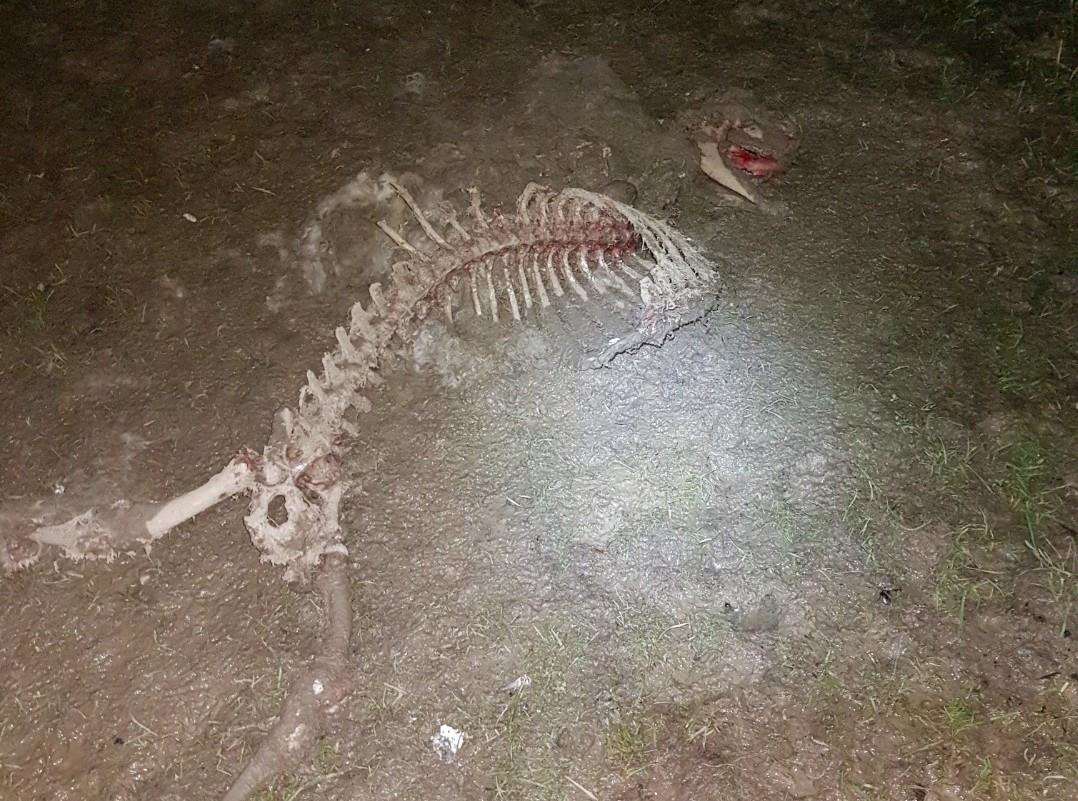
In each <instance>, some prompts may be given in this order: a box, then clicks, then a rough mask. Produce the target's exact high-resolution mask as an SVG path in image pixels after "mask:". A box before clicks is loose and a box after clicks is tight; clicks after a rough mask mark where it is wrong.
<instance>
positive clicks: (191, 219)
mask: <svg viewBox="0 0 1078 801" xmlns="http://www.w3.org/2000/svg"><path fill="white" fill-rule="evenodd" d="M183 218H184V219H185V220H187V222H189V223H197V222H198V217H196V216H195V215H194V214H192V213H191V212H189V211H185V212H184V213H183Z"/></svg>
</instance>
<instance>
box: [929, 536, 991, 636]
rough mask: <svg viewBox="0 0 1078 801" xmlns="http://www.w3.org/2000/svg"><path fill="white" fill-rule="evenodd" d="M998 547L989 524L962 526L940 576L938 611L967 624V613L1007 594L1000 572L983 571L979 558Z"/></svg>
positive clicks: (936, 589) (937, 590)
mask: <svg viewBox="0 0 1078 801" xmlns="http://www.w3.org/2000/svg"><path fill="white" fill-rule="evenodd" d="M997 546H998V543H997V541H996V539H995V537H994V536H993V534H992V531H991V529H990V528H989V527H988V524H987V522H982V523H980V524H977V525H964V526H961V527H960V528H959V529H958V530H957V531H956V532H955V533H954V535H953V538H952V541H951V547H950V549H949V550H948V552H947V556H946V557H945V558H944V560H943V563H942V564H941V565H940V568H939V571H938V573H937V575H936V588H935V593H934V595H935V602H936V609H937V610H938V611H941V612H945V613H946V614H949V615H952V616H954V617H956V618H957V619H958V621H959V622H965V619H966V613H967V612H968V611H970V610H971V609H973V608H975V607H977V606H978V605H980V604H981V603H983V602H986V601H989V600H991V599H992V598H995V597H1000V596H1004V595H1005V594H1006V592H1005V590H1004V589H1003V586H1002V584H1001V582H1000V579H1001V576H1000V574H999V573H998V572H995V571H989V570H986V569H984V568H983V567H981V565H980V562H981V561H982V560H981V559H979V558H978V557H979V556H982V555H983V556H988V555H990V554H991V552H992V551H993V550H994V549H995V548H996V547H997Z"/></svg>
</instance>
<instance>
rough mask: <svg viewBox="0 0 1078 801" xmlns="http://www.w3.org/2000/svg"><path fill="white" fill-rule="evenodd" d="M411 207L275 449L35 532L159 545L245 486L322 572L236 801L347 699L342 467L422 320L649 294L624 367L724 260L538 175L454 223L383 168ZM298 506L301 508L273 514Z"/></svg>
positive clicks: (289, 559)
mask: <svg viewBox="0 0 1078 801" xmlns="http://www.w3.org/2000/svg"><path fill="white" fill-rule="evenodd" d="M381 181H382V186H383V188H386V187H388V188H391V189H392V191H393V192H395V193H396V194H397V195H398V196H399V197H400V198H401V200H402V201H403V202H404V203H405V204H406V205H407V207H408V208H409V209H410V210H411V213H412V215H413V216H414V218H415V221H416V223H417V224H418V226H419V228H420V229H421V231H422V233H423V237H422V241H420V242H411V241H409V240H408V239H407V238H406V237H405V236H404V234H402V233H401V232H400V231H397V230H395V229H393V228H391V227H390V226H389V225H387V224H386V223H384V222H383V223H380V224H379V225H380V227H381V229H382V230H383V231H384V232H385V233H386V234H387V235H388V236H389V237H390V238H391V239H392V240H393V242H394V243H396V245H397V247H398V248H399V250H400V252H401V253H402V256H403V258H402V259H401V260H400V261H398V262H397V263H396V264H395V265H394V266H393V269H392V273H393V275H392V280H391V281H390V282H389V283H388V286H385V287H383V286H381V285H380V284H372V285H371V287H370V303H369V304H368V305H367V306H366V307H365V306H364V305H363V304H362V303H359V302H357V303H356V304H355V305H354V306H353V307H352V310H351V317H350V320H349V323H348V325H347V326H339V327H338V328H337V329H336V331H335V332H334V333H335V337H336V341H337V347H336V348H335V349H334V350H333V351H331V352H329V353H327V354H325V356H324V357H323V359H322V369H321V372H320V373H319V374H316V373H314V372H313V371H308V373H307V383H306V384H305V385H304V387H303V388H302V389H301V390H300V394H299V400H298V403H297V405H296V408H295V409H294V410H293V409H290V408H283V409H281V410H279V411H278V412H277V413H276V415H275V417H274V421H273V428H272V433H271V435H270V437H269V441H268V442H267V443H266V445H265V447H264V448H263V449H262V452H261V453H257V452H255V451H251V450H242V451H240V452H239V453H238V454H237V455H236V456H235V458H233V459H232V461H231V462H229V464H228V465H226V466H225V467H224V468H223V469H222V470H221V471H220V472H218V473H216V474H215V475H213V476H212V477H211V478H210V479H209V480H208V481H206V482H205V483H204V484H202V485H201V486H200V487H198V488H196V489H194V490H192V491H191V492H188V493H186V494H184V495H181V496H179V497H177V498H174V499H173V500H171V501H169V502H167V503H165V504H162V505H160V506H153V505H142V506H139V507H135V508H131V507H128V506H118V507H113V509H111V510H106V511H104V512H102V513H98V512H95V511H94V510H90V511H87V512H85V513H84V514H82V515H79V516H78V517H76V518H74V519H72V520H69V521H67V522H65V523H62V524H59V525H52V526H42V527H40V528H38V529H37V530H36V531H35V532H34V533H33V534H32V535H31V539H32V540H33V541H34V542H36V543H37V544H38V552H37V553H35V554H33V555H31V556H29V557H25V558H22V559H19V560H13V559H11V558H10V557H9V558H8V562H9V564H11V565H12V566H14V567H23V566H26V565H28V564H31V563H33V561H35V560H36V559H37V557H38V555H39V554H40V548H41V546H44V545H46V544H52V545H56V546H59V547H60V548H62V549H63V551H64V552H65V553H66V554H67V555H68V556H70V557H73V558H75V559H81V558H106V559H111V558H112V557H113V556H114V555H115V553H116V551H117V549H125V548H130V546H131V545H132V544H134V543H138V544H141V545H143V546H145V547H147V548H148V547H149V545H150V544H152V543H153V542H154V541H155V540H157V539H159V538H161V537H162V536H164V535H165V534H166V533H167V532H168V531H169V530H171V529H172V528H175V527H176V526H177V525H179V524H180V523H182V522H184V521H185V520H188V519H190V518H191V517H194V516H195V515H197V514H199V513H200V512H203V511H205V510H207V509H209V508H211V507H212V506H214V505H216V504H217V503H219V502H221V501H222V500H224V499H226V498H229V497H231V496H233V495H237V494H240V493H247V494H249V495H250V499H251V500H250V507H249V509H248V513H247V515H246V516H245V517H244V523H245V524H246V526H247V529H248V531H249V532H250V535H251V539H252V541H253V542H254V544H255V545H256V546H258V548H259V549H261V551H262V557H261V558H262V560H263V561H268V562H271V563H272V564H275V565H280V566H282V567H284V577H285V579H286V580H289V581H299V582H306V581H308V580H310V579H311V577H312V576H315V575H317V576H318V580H319V586H320V588H321V590H322V594H323V597H324V600H325V603H326V607H327V617H328V618H329V627H328V629H329V631H328V634H327V636H326V638H325V640H324V641H323V652H322V654H321V655H320V656H319V658H318V659H317V660H316V661H315V664H314V666H313V667H312V669H311V670H310V671H308V672H307V674H305V676H304V677H302V678H301V679H300V680H299V681H298V682H297V684H296V685H295V686H294V688H293V692H292V693H291V694H290V697H289V699H288V701H287V702H286V704H285V709H284V710H283V711H282V714H281V717H280V719H279V720H278V723H277V725H276V726H275V728H274V730H273V731H272V732H271V733H270V735H268V736H267V738H266V740H265V741H264V743H263V745H262V746H261V747H260V749H259V752H258V753H256V755H255V757H254V758H253V759H252V761H251V762H250V763H249V764H248V766H247V768H246V769H245V770H244V771H243V773H242V774H241V775H240V777H239V778H238V779H237V781H236V783H235V784H234V785H233V787H232V788H231V790H230V791H229V792H228V794H227V795H226V796H225V799H226V801H241V799H243V798H245V797H246V796H247V795H248V794H249V793H250V792H252V791H253V790H254V789H256V788H257V787H258V786H259V785H260V784H261V783H263V782H264V781H266V780H267V779H269V778H271V777H272V776H273V775H275V774H276V773H277V772H278V770H279V769H280V763H281V762H282V761H286V760H288V759H291V758H293V757H294V756H296V755H298V754H300V753H301V752H302V751H303V750H304V749H305V747H306V746H307V745H309V744H310V743H312V742H313V741H314V738H315V737H316V736H317V731H318V728H319V722H320V714H321V712H322V711H324V710H325V709H328V708H329V707H330V706H332V704H334V703H336V702H337V701H338V700H340V699H341V698H343V697H344V696H345V695H346V694H347V679H346V673H347V670H346V666H347V658H346V657H347V647H348V639H349V634H350V626H351V609H350V599H349V592H348V583H347V577H346V574H345V568H346V557H347V554H348V550H347V548H346V546H345V543H344V535H343V532H342V531H341V526H340V521H339V509H340V503H341V499H342V497H343V495H344V493H345V491H346V490H347V486H346V482H345V481H344V479H343V472H342V462H343V458H344V455H345V452H346V451H347V448H348V443H349V441H350V440H351V439H352V438H354V437H356V436H357V435H358V434H359V433H360V429H359V427H358V426H357V423H356V420H355V417H356V415H357V414H358V413H361V412H366V411H369V410H370V408H371V404H370V401H369V400H368V399H367V398H366V397H365V396H364V395H363V394H362V393H363V392H364V391H369V390H370V389H371V388H374V387H377V386H378V385H379V384H380V383H381V382H382V379H381V378H380V375H379V367H380V366H382V365H383V364H384V363H385V362H386V360H387V359H389V358H391V357H392V356H393V355H395V354H397V353H399V352H400V351H401V350H403V349H405V348H408V347H410V346H411V344H412V342H413V340H414V338H415V335H416V332H417V330H418V327H419V325H420V324H421V323H422V321H423V320H424V319H425V318H427V317H428V316H429V315H430V314H431V313H432V312H434V311H435V310H442V311H443V312H444V314H445V315H446V317H447V320H448V321H449V322H450V323H452V321H453V317H454V301H455V300H456V299H458V295H459V293H461V292H463V293H465V295H466V297H467V298H468V300H470V303H471V306H472V308H473V309H474V311H475V313H476V315H478V316H484V315H489V316H490V317H491V318H492V319H493V320H495V321H497V320H499V319H500V318H501V316H502V314H503V312H508V315H509V316H510V317H512V319H513V320H515V321H521V320H523V319H524V318H527V317H530V316H532V315H536V314H540V313H542V312H543V310H544V309H547V308H548V307H550V306H551V305H552V304H553V303H556V302H557V301H558V300H559V299H562V298H565V297H567V296H569V295H572V296H575V297H576V298H578V299H579V300H581V301H587V300H590V299H591V295H590V294H589V293H590V292H594V293H596V294H597V295H606V294H607V293H608V292H610V293H620V294H621V295H624V296H627V297H630V298H634V299H638V301H639V303H640V306H639V323H638V325H637V330H636V331H634V332H633V333H632V334H630V335H628V336H626V337H623V338H620V339H615V340H611V341H610V342H609V343H608V345H607V347H606V348H605V349H604V350H603V351H602V352H601V353H600V354H599V355H598V356H597V357H596V358H595V359H594V364H595V365H596V366H602V365H605V364H608V363H609V362H610V361H611V360H612V359H613V358H615V357H616V356H617V355H618V354H619V353H623V352H625V351H631V350H635V349H637V348H639V347H641V346H642V345H644V344H649V343H650V344H661V342H662V341H664V340H665V339H666V338H667V337H668V336H669V335H670V334H671V332H672V331H673V330H675V329H676V328H678V327H679V326H681V325H683V324H685V323H687V322H690V321H692V320H694V319H697V318H699V317H700V316H701V315H702V314H703V310H702V307H701V306H700V305H699V304H700V303H701V302H702V303H703V304H704V306H706V304H707V299H709V298H711V297H713V296H714V290H715V283H716V280H717V276H716V275H715V271H714V268H713V266H712V264H711V263H710V262H709V261H708V260H707V259H706V258H705V257H704V256H703V255H701V253H700V252H699V251H698V250H697V249H696V248H695V247H694V246H693V245H692V244H691V243H690V242H689V240H688V239H687V238H686V237H684V236H683V235H682V234H680V233H679V232H677V231H676V230H674V229H673V228H672V227H670V226H669V225H667V224H666V223H664V222H661V221H659V220H657V219H655V218H653V217H650V216H648V215H647V214H644V213H643V212H641V211H639V210H637V209H635V208H633V207H632V206H628V205H626V204H624V203H620V202H618V201H616V200H613V199H612V198H609V197H605V196H603V195H599V194H595V193H593V192H587V191H584V190H582V189H566V190H563V191H561V192H553V191H551V190H549V189H547V188H545V187H542V186H539V185H538V184H529V185H528V186H527V188H526V189H525V190H524V192H523V193H522V194H521V196H520V198H519V200H518V201H517V205H516V211H515V214H512V215H503V214H500V213H494V214H493V215H490V216H488V215H487V214H486V213H484V212H483V210H482V209H481V207H480V204H479V201H478V195H477V194H476V193H474V192H473V194H472V202H471V205H470V209H469V218H470V219H468V220H467V222H468V225H467V226H465V225H462V224H460V222H458V220H457V218H456V216H455V215H454V214H453V213H452V212H449V213H448V214H446V216H445V223H444V225H443V226H442V230H441V231H439V230H438V228H436V227H435V224H434V223H433V222H432V221H431V219H430V218H429V217H428V215H427V214H426V213H425V212H424V211H423V210H422V209H421V208H420V207H419V205H418V204H417V203H416V201H415V199H414V198H413V197H412V195H411V194H410V193H409V192H408V190H407V189H406V188H405V187H404V186H402V185H401V184H400V183H399V182H398V181H397V180H396V179H394V178H393V177H390V176H383V177H382V179H381ZM271 505H274V508H276V507H277V506H280V505H283V507H284V510H285V512H286V516H285V518H284V519H283V520H275V519H274V518H275V517H277V515H275V514H272V513H271Z"/></svg>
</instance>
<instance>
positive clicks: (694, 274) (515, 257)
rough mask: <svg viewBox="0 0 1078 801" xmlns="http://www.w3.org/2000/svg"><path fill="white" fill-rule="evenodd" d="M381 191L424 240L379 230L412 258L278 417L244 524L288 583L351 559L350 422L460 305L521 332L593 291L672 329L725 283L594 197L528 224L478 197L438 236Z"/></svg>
mask: <svg viewBox="0 0 1078 801" xmlns="http://www.w3.org/2000/svg"><path fill="white" fill-rule="evenodd" d="M382 181H384V182H385V183H386V185H388V186H389V187H391V188H392V190H393V191H394V192H396V193H397V194H398V195H399V197H400V198H401V200H403V201H404V203H405V204H406V205H407V206H408V208H409V209H410V210H411V212H412V215H413V216H414V218H415V221H416V223H417V224H418V226H419V229H420V230H421V231H422V234H423V236H422V240H421V241H418V242H411V241H409V240H408V239H406V238H405V237H404V235H403V234H402V233H400V232H399V231H396V230H394V229H393V228H391V227H390V226H389V225H387V224H386V223H384V222H381V223H379V227H380V228H381V229H382V230H383V231H384V232H385V233H386V234H387V235H388V236H389V237H390V238H391V239H392V240H393V241H394V242H395V243H396V245H397V246H398V248H399V250H400V252H401V254H402V258H401V260H400V261H398V262H397V263H395V264H394V265H393V269H392V274H393V277H392V280H391V281H390V282H389V283H388V286H385V287H383V286H382V285H380V284H372V285H371V287H370V303H369V304H368V306H367V307H364V305H363V304H362V303H358V302H357V303H356V304H355V305H353V306H352V310H351V318H350V321H349V324H348V326H347V327H344V326H339V327H338V328H337V329H336V331H335V335H336V339H337V348H336V349H335V350H333V351H332V352H330V353H327V354H326V355H325V356H324V357H323V359H322V371H321V374H320V375H316V374H315V373H314V372H313V371H308V373H307V384H306V385H305V386H304V387H303V388H302V389H301V390H300V396H299V404H298V410H297V411H298V413H293V412H292V411H291V410H290V409H282V410H280V411H279V412H278V414H277V418H276V422H275V426H274V434H273V436H271V438H270V441H269V443H268V444H267V446H266V448H265V449H264V451H263V454H262V460H261V464H262V479H261V480H260V481H259V482H258V483H257V486H256V487H255V489H254V490H253V491H252V499H251V507H250V512H249V514H248V515H247V516H246V518H245V522H246V523H247V526H248V529H249V530H250V532H251V537H252V540H253V541H254V543H255V544H256V545H257V546H259V547H260V548H261V549H262V550H263V552H264V557H263V558H264V559H266V560H268V561H270V562H273V563H274V564H281V565H283V564H287V565H289V572H288V573H286V576H287V575H289V573H291V574H292V575H293V576H295V575H303V574H305V573H306V572H307V569H308V568H310V567H313V566H314V565H316V564H317V563H318V561H319V560H320V558H321V557H322V555H323V554H325V553H330V552H343V551H344V547H343V544H342V543H341V541H340V533H339V525H338V524H337V512H336V509H337V504H338V503H339V500H340V497H341V492H342V491H343V488H342V486H341V482H340V470H339V465H340V459H339V454H340V452H341V451H342V449H343V447H342V439H343V438H344V437H347V436H355V435H356V434H358V429H357V427H356V426H355V424H354V423H353V422H351V420H350V417H351V415H352V414H353V413H354V412H365V411H368V410H369V409H370V402H369V401H368V400H367V399H366V398H365V397H364V396H363V395H362V394H361V391H362V390H364V389H366V388H368V387H371V386H376V385H378V384H379V383H381V379H380V378H379V375H378V368H379V366H380V365H381V363H382V361H383V360H384V359H385V358H386V357H387V356H388V355H390V354H392V353H394V352H396V351H398V350H400V349H402V348H404V347H407V346H409V345H410V344H411V343H412V340H413V338H414V336H415V333H416V331H417V329H418V326H419V324H420V323H421V322H422V321H423V319H424V318H426V317H427V316H429V315H430V314H431V313H432V312H433V311H435V310H442V311H443V312H444V313H445V314H446V315H447V317H448V319H449V321H450V322H452V320H453V314H454V298H455V297H456V296H457V295H458V294H459V293H461V292H463V293H464V294H465V295H466V296H467V299H468V302H470V305H471V306H472V308H473V309H474V310H475V313H476V315H477V316H484V315H488V314H489V316H490V317H491V318H492V319H494V320H495V321H497V320H499V319H500V317H501V313H502V311H503V310H504V311H506V312H508V315H509V316H510V317H511V318H512V319H513V320H515V321H521V320H523V319H524V318H526V317H528V316H529V315H534V314H540V313H541V312H542V310H543V309H545V308H548V307H550V306H552V305H553V304H554V303H555V302H557V301H559V300H560V299H563V298H565V297H568V296H570V295H572V296H574V297H576V298H578V299H579V300H580V301H589V300H591V299H592V295H591V293H592V292H594V293H595V294H597V295H600V296H601V295H606V294H607V293H608V292H615V293H619V294H622V295H625V296H628V297H631V298H636V299H637V300H638V301H639V302H640V303H641V304H642V307H643V314H642V315H641V316H642V319H643V322H642V323H641V325H642V326H645V325H648V324H649V323H648V322H647V321H648V320H649V313H650V319H652V321H654V319H655V318H657V317H659V318H661V317H663V315H664V313H666V312H668V311H669V310H671V309H676V308H677V306H678V304H679V302H681V301H683V300H686V299H687V298H690V297H692V296H694V295H699V294H703V293H705V292H707V290H708V289H709V287H711V286H712V284H713V281H714V278H715V274H714V269H713V267H712V265H711V263H710V262H709V261H708V260H707V259H706V258H705V257H704V256H702V255H701V254H700V253H699V252H698V251H697V250H696V249H695V248H694V247H693V245H692V244H691V243H690V242H689V240H688V239H686V238H685V237H684V236H683V235H682V234H680V233H679V232H677V231H676V230H674V229H673V228H672V227H670V226H669V225H667V224H666V223H664V222H661V221H659V220H656V219H654V218H652V217H650V216H648V215H646V214H644V213H643V212H641V211H639V210H637V209H635V208H633V207H632V206H628V205H626V204H624V203H620V202H618V201H616V200H613V199H612V198H609V197H605V196H603V195H599V194H596V193H593V192H587V191H585V190H582V189H566V190H563V191H561V192H556V193H555V192H552V191H551V190H549V189H547V188H546V187H543V186H540V185H538V184H534V183H533V184H529V185H528V186H527V187H526V188H525V190H524V192H523V193H522V194H521V196H520V198H519V200H518V201H517V205H516V212H515V214H512V215H510V216H506V215H503V214H500V213H494V214H492V215H490V216H488V215H487V214H485V213H484V212H483V210H482V208H481V206H480V204H479V199H478V194H477V193H476V192H475V191H474V190H473V193H472V201H471V205H470V208H469V217H470V219H469V220H468V225H467V226H465V225H461V224H460V222H458V220H457V218H456V217H455V215H454V214H452V213H449V214H448V215H446V221H445V227H444V230H442V231H439V230H438V229H437V228H435V225H434V224H433V223H432V222H431V220H430V219H429V218H428V216H427V215H426V214H425V213H424V211H423V210H422V209H421V208H420V207H419V205H418V204H417V203H416V201H415V199H414V198H413V197H412V196H411V194H410V193H409V192H408V190H407V189H405V188H404V187H403V186H402V185H401V184H400V183H399V182H397V181H396V180H395V179H393V178H391V177H389V176H383V178H382ZM667 316H668V315H667ZM650 324H654V322H652V323H650ZM277 497H281V498H283V499H284V501H285V505H286V507H287V508H288V512H289V514H288V520H287V521H286V522H285V523H283V524H280V525H275V524H274V523H273V522H272V521H271V520H270V517H269V504H270V502H271V501H272V500H273V499H274V498H277ZM316 532H317V533H316Z"/></svg>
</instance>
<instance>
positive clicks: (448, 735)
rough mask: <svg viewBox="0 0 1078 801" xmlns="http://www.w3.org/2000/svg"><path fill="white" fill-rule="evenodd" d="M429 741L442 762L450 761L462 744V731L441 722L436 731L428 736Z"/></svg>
mask: <svg viewBox="0 0 1078 801" xmlns="http://www.w3.org/2000/svg"><path fill="white" fill-rule="evenodd" d="M430 743H431V745H433V746H434V753H436V754H437V755H438V756H439V757H441V758H442V760H443V761H444V762H452V761H453V758H454V757H455V756H456V755H457V752H458V751H459V750H460V747H461V746H462V745H464V732H462V731H458V730H457V729H454V728H453V727H452V726H446V725H445V724H444V723H443V724H442V726H441V728H440V729H438V733H437V734H435V735H434V736H433V737H431V738H430Z"/></svg>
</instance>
